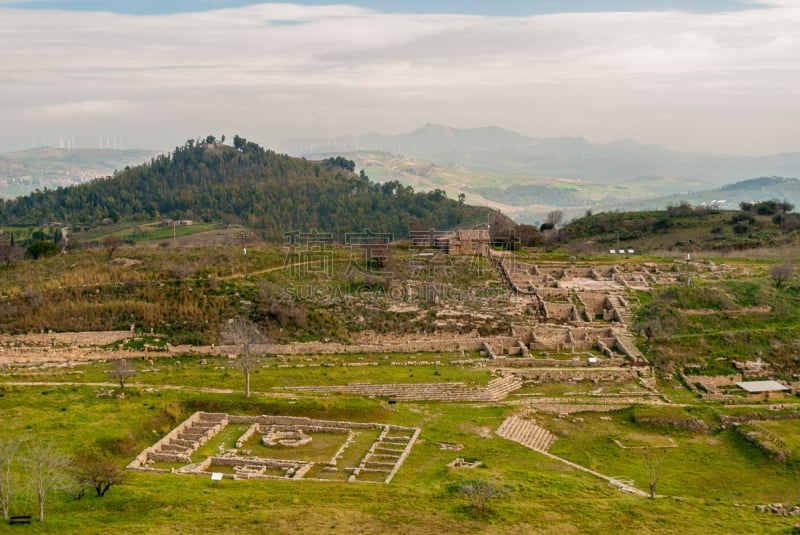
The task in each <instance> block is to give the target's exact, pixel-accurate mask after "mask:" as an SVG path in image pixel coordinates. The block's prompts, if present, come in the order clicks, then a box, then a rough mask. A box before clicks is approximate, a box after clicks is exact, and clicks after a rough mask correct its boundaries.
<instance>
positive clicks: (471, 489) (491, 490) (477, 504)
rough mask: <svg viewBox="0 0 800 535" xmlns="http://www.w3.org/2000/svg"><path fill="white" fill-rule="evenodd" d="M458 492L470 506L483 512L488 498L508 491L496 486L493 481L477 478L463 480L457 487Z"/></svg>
mask: <svg viewBox="0 0 800 535" xmlns="http://www.w3.org/2000/svg"><path fill="white" fill-rule="evenodd" d="M459 492H461V494H463V495H464V496H465V497H466V498H467V502H468V503H469V505H470V507H472V508H473V509H475V510H476V511H478V512H479V513H483V512H485V511H486V506H487V503H488V502H489V500H491V499H492V498H496V497H497V496H502V495H503V494H506V493H508V490H506V489H504V488H500V487H498V486H496V485H495V484H494V483H490V482H488V481H482V480H479V479H474V480H469V481H464V482H463V483H462V484H461V486H460V487H459Z"/></svg>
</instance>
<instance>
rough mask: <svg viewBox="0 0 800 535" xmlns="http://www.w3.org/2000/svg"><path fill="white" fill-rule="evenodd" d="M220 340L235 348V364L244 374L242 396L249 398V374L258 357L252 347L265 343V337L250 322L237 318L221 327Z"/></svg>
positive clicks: (256, 363) (254, 366)
mask: <svg viewBox="0 0 800 535" xmlns="http://www.w3.org/2000/svg"><path fill="white" fill-rule="evenodd" d="M222 340H223V342H224V343H226V344H230V345H232V346H235V347H236V349H237V350H238V352H239V357H238V359H237V360H236V363H237V365H238V366H239V369H240V370H242V373H243V374H244V383H245V387H244V388H245V389H244V395H245V397H248V398H249V397H250V373H251V372H252V371H253V370H254V369H255V368H256V366H257V365H258V356H257V355H256V354H255V353H254V352H253V346H254V345H258V344H265V343H267V337H266V336H265V335H264V334H263V333H262V332H261V331H259V329H258V327H256V325H255V324H254V323H253V322H252V321H250V320H249V319H247V318H243V317H241V316H237V317H235V318H233V319H230V320H228V321H227V322H226V323H225V325H223V327H222Z"/></svg>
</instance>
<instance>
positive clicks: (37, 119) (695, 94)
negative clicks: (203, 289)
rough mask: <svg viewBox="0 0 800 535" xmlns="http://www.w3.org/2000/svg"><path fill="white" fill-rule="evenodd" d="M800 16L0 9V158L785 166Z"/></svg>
mask: <svg viewBox="0 0 800 535" xmlns="http://www.w3.org/2000/svg"><path fill="white" fill-rule="evenodd" d="M799 95H800V0H763V1H755V0H753V1H747V0H741V1H737V0H707V1H702V0H696V1H689V0H683V1H680V0H675V1H669V0H653V1H644V0H639V1H633V0H610V1H599V0H567V1H510V0H509V1H503V0H496V1H494V2H486V1H470V0H461V1H455V0H445V1H441V2H432V1H430V0H428V1H426V2H423V1H420V0H405V1H401V0H390V1H377V0H359V1H351V2H346V0H342V1H341V2H329V1H325V0H317V1H308V0H301V1H296V2H293V3H280V4H279V3H271V4H263V3H262V4H259V3H253V2H252V1H247V0H199V1H193V2H190V1H188V0H178V1H172V2H170V1H163V0H162V1H155V0H143V1H138V2H137V1H123V0H63V1H61V0H41V1H39V0H0V125H2V128H0V152H9V151H12V150H22V149H28V148H32V147H35V146H41V145H44V144H49V145H55V146H58V145H59V144H61V145H74V146H77V147H98V146H108V145H109V144H110V145H112V146H117V147H124V148H152V149H164V150H168V149H170V148H172V147H175V146H177V145H181V144H183V143H184V142H185V141H186V140H187V139H189V138H197V137H205V136H206V135H208V134H213V135H216V136H217V137H219V136H221V135H222V134H226V135H227V136H228V138H229V139H231V138H233V135H234V134H239V135H241V136H243V137H246V138H248V139H251V140H253V141H255V142H257V143H259V144H261V145H262V146H266V147H276V148H278V149H279V148H280V140H281V139H287V138H294V137H315V138H319V137H335V136H340V135H348V134H349V135H356V136H358V135H363V134H367V133H370V132H380V133H384V134H397V133H404V132H408V131H411V130H414V129H416V128H419V127H421V126H423V125H424V124H427V123H435V124H443V125H448V126H452V127H457V128H475V127H483V126H498V127H502V128H506V129H508V130H512V131H515V132H519V133H521V134H525V135H529V136H533V137H537V138H554V137H563V136H569V137H584V138H586V139H588V140H590V141H593V142H597V143H605V142H608V141H612V140H616V139H633V140H636V141H638V142H640V143H646V144H659V145H663V146H666V147H669V148H672V149H677V150H686V151H693V152H713V153H723V154H741V155H765V154H774V153H780V152H798V151H800V98H799V97H798V96H799Z"/></svg>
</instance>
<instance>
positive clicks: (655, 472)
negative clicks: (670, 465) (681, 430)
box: [639, 448, 667, 499]
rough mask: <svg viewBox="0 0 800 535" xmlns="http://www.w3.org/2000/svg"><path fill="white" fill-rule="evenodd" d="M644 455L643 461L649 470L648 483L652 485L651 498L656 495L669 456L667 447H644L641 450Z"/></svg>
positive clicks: (646, 469) (647, 470) (645, 467)
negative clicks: (665, 461)
mask: <svg viewBox="0 0 800 535" xmlns="http://www.w3.org/2000/svg"><path fill="white" fill-rule="evenodd" d="M639 451H640V453H641V455H642V463H643V464H644V469H645V471H646V472H647V485H648V486H649V487H650V498H651V499H655V497H656V485H658V482H659V480H660V479H661V473H662V470H663V468H664V459H666V458H667V450H666V448H642V449H641V450H639Z"/></svg>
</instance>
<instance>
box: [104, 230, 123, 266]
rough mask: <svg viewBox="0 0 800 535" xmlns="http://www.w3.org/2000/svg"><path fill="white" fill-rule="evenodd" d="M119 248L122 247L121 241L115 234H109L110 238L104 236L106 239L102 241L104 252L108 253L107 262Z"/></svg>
mask: <svg viewBox="0 0 800 535" xmlns="http://www.w3.org/2000/svg"><path fill="white" fill-rule="evenodd" d="M121 246H122V239H121V238H120V237H119V236H117V235H116V234H111V235H110V236H106V238H105V239H104V240H103V247H105V248H106V251H108V259H109V260H111V257H112V256H113V255H114V251H116V250H117V249H119V248H120V247H121Z"/></svg>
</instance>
